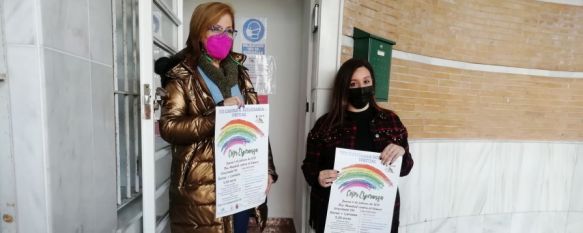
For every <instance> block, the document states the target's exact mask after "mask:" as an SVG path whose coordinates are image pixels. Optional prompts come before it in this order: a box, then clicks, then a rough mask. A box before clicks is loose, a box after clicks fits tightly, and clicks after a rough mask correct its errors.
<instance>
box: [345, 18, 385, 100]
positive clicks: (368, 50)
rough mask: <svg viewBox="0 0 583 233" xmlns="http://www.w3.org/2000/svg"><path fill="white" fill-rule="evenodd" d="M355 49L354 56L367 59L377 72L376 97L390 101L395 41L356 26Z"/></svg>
mask: <svg viewBox="0 0 583 233" xmlns="http://www.w3.org/2000/svg"><path fill="white" fill-rule="evenodd" d="M353 38H354V50H353V54H352V56H353V57H355V58H360V59H366V60H367V61H368V62H370V64H371V65H372V68H373V71H374V74H375V81H376V87H375V97H376V99H377V100H379V101H388V98H389V84H390V82H389V80H390V77H389V76H390V73H391V57H392V51H393V45H395V42H393V41H391V40H387V39H384V38H382V37H378V36H375V35H372V34H370V33H368V32H365V31H362V30H360V29H358V28H354V33H353Z"/></svg>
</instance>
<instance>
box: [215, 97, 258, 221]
mask: <svg viewBox="0 0 583 233" xmlns="http://www.w3.org/2000/svg"><path fill="white" fill-rule="evenodd" d="M268 133H269V105H267V104H259V105H246V106H245V107H243V108H237V106H225V107H217V109H216V119H215V177H216V217H217V218H218V217H223V216H227V215H231V214H234V213H238V212H241V211H243V210H247V209H250V208H253V207H256V206H258V205H260V204H261V203H263V202H264V201H265V197H266V196H265V189H266V188H267V179H268V178H267V164H268V162H267V159H268V152H269V151H268V140H267V137H268Z"/></svg>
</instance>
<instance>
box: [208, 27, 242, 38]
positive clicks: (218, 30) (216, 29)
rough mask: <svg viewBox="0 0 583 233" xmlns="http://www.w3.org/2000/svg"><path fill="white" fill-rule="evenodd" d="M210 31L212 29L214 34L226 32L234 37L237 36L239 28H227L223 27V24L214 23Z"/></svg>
mask: <svg viewBox="0 0 583 233" xmlns="http://www.w3.org/2000/svg"><path fill="white" fill-rule="evenodd" d="M209 31H211V33H212V34H214V35H217V34H226V35H227V36H229V37H231V38H234V37H235V36H237V30H235V29H232V28H227V29H223V27H222V26H221V25H216V24H215V25H213V26H211V27H210V28H209Z"/></svg>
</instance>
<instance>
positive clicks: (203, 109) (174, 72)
mask: <svg viewBox="0 0 583 233" xmlns="http://www.w3.org/2000/svg"><path fill="white" fill-rule="evenodd" d="M233 19H234V13H233V10H232V8H231V7H230V6H228V5H225V4H223V3H216V2H214V3H206V4H202V5H199V6H198V7H197V8H196V9H195V11H194V13H193V15H192V19H191V23H190V35H189V37H188V41H187V47H186V48H185V49H184V50H182V51H181V52H180V53H178V54H176V55H175V56H173V57H172V58H170V59H161V60H159V61H157V62H156V71H157V73H160V74H161V76H162V77H163V86H164V88H165V90H166V92H167V95H166V97H165V98H164V102H163V104H162V115H161V119H160V134H161V136H162V138H163V139H164V140H166V141H168V142H169V143H170V144H172V167H171V177H170V179H171V181H170V182H171V183H170V221H171V230H172V232H173V233H197V232H200V233H203V232H204V233H215V232H217V233H231V232H235V228H236V227H237V226H236V224H234V221H233V216H227V217H222V218H215V199H216V196H215V194H216V192H215V176H214V174H215V171H214V168H215V167H214V165H215V164H214V161H215V160H214V127H215V107H216V106H220V105H239V106H242V105H244V104H257V93H256V92H255V91H254V89H253V86H252V84H251V81H250V79H249V76H248V73H247V71H246V68H245V67H244V66H243V65H242V63H243V62H244V60H245V56H244V55H242V54H236V53H233V52H231V48H232V38H233V37H234V36H235V33H236V31H234V29H233V28H234V21H233ZM160 66H162V67H160ZM268 164H269V169H268V171H266V172H268V174H269V176H268V177H269V184H268V190H266V192H268V191H269V188H270V186H271V183H273V182H275V180H277V174H276V172H275V167H274V164H273V160H272V155H271V148H269V163H268ZM250 212H251V216H253V217H255V218H256V220H257V223H258V225H259V226H260V229H261V230H263V229H264V227H265V223H266V218H267V205H266V203H263V204H262V205H260V206H258V207H256V208H255V209H254V210H250ZM247 219H248V217H247Z"/></svg>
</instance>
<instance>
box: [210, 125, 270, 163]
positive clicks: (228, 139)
mask: <svg viewBox="0 0 583 233" xmlns="http://www.w3.org/2000/svg"><path fill="white" fill-rule="evenodd" d="M263 135H264V134H263V132H262V131H261V129H259V128H258V127H257V126H256V125H255V124H253V123H251V122H249V121H246V120H242V119H235V120H232V121H229V122H228V123H227V124H225V126H223V127H222V128H221V133H220V134H219V136H218V137H217V138H216V140H217V141H218V144H219V147H220V148H221V152H223V154H226V152H227V151H228V150H229V149H230V148H231V147H233V146H235V145H244V144H247V143H250V142H254V141H255V140H257V138H258V137H263Z"/></svg>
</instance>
